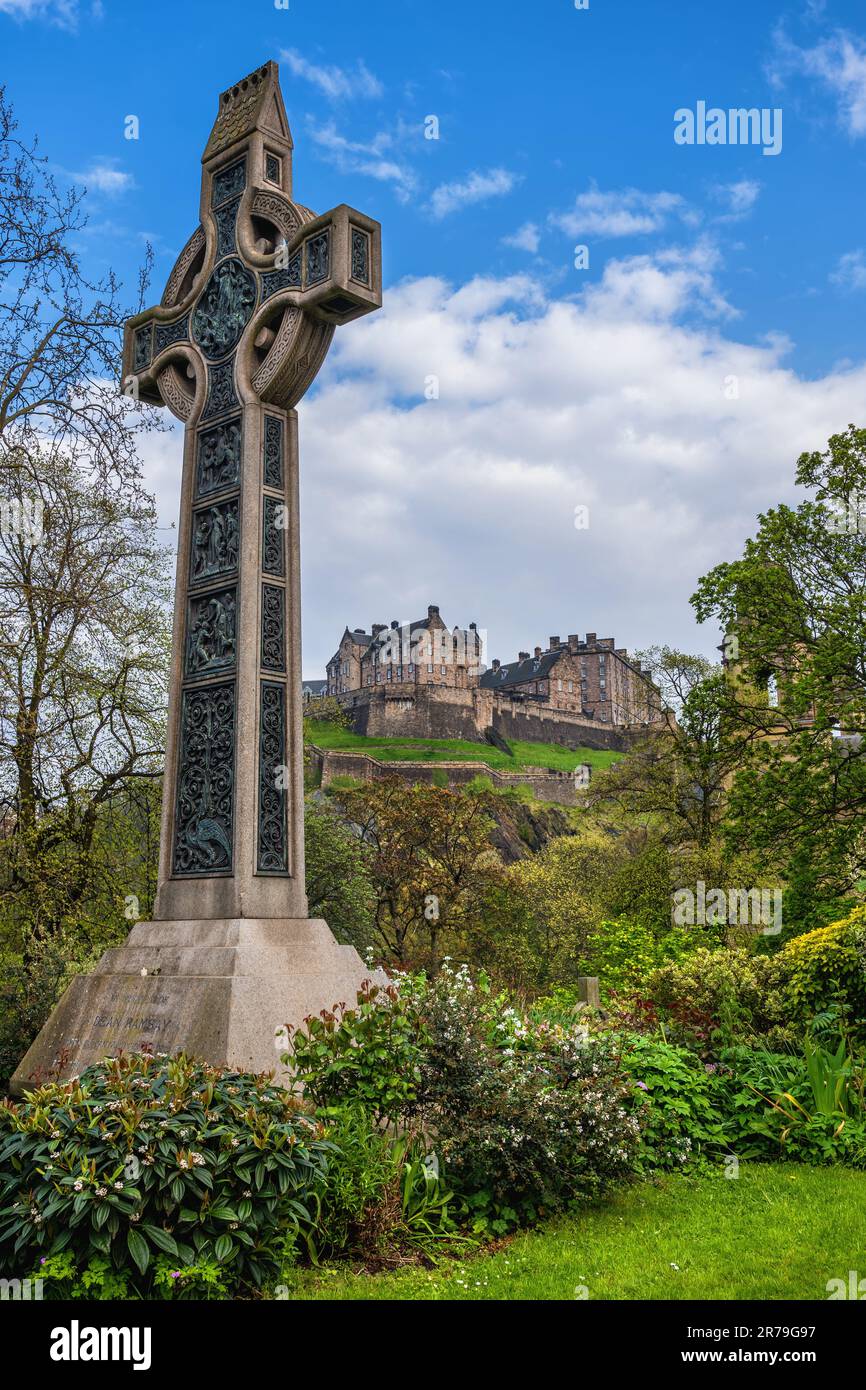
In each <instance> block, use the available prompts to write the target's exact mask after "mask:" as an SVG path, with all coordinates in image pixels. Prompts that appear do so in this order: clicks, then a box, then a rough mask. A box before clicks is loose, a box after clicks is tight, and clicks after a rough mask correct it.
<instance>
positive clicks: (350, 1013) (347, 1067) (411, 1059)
mask: <svg viewBox="0 0 866 1390" xmlns="http://www.w3.org/2000/svg"><path fill="white" fill-rule="evenodd" d="M290 1042H291V1051H290V1052H288V1053H286V1054H285V1055H284V1056H283V1061H284V1063H285V1064H286V1065H288V1066H291V1067H292V1069H293V1070H294V1073H295V1076H296V1077H297V1079H298V1081H299V1082H301V1083H302V1085H303V1088H304V1094H305V1095H306V1096H307V1098H308V1099H309V1100H311V1101H312V1102H313V1103H314V1104H315V1105H320V1106H340V1105H346V1104H348V1105H361V1106H363V1107H364V1109H365V1110H368V1111H370V1112H372V1114H373V1115H374V1116H375V1117H376V1118H377V1119H391V1118H396V1117H405V1116H407V1115H409V1114H411V1113H412V1111H413V1110H414V1108H415V1105H416V1102H417V1095H418V1082H419V1080H420V1076H421V1059H422V1056H423V1048H424V1043H425V1032H424V1026H423V1022H422V1020H421V1018H420V1015H419V1013H418V1011H417V1009H416V1008H415V1007H414V1006H413V1004H412V1001H411V998H409V997H408V996H407V997H404V996H403V995H401V994H400V992H399V991H398V990H397V988H396V987H395V986H394V985H388V986H387V987H386V988H384V989H382V988H380V986H379V985H374V984H372V983H371V982H370V981H365V983H364V985H363V986H362V988H361V989H360V990H359V992H358V996H357V1004H356V1006H355V1008H346V1007H345V1006H340V1007H339V1008H338V1009H336V1010H335V1011H334V1012H331V1011H330V1010H329V1009H323V1010H322V1012H321V1013H320V1014H316V1015H313V1016H312V1017H311V1018H308V1019H307V1020H306V1021H305V1024H304V1027H303V1028H301V1029H296V1030H293V1031H292V1032H290Z"/></svg>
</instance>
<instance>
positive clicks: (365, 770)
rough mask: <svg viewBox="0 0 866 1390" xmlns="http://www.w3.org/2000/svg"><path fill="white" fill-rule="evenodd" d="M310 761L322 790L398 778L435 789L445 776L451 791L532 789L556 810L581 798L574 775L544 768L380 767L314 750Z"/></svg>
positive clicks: (366, 758)
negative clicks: (474, 786)
mask: <svg viewBox="0 0 866 1390" xmlns="http://www.w3.org/2000/svg"><path fill="white" fill-rule="evenodd" d="M310 757H311V761H312V765H313V768H314V770H315V771H316V772H317V773H321V779H322V786H323V787H327V786H328V785H329V784H330V783H331V782H333V781H334V779H335V778H336V777H352V778H354V779H355V780H356V781H358V782H378V781H383V780H384V779H385V778H388V777H399V778H401V779H402V780H403V781H405V782H409V783H411V784H413V785H414V784H416V783H418V782H421V783H426V784H428V785H431V786H432V785H435V783H436V782H437V781H438V780H439V778H441V776H442V774H443V773H444V774H445V776H446V777H447V779H448V786H449V788H452V789H453V788H456V787H464V786H466V784H467V783H468V782H471V781H473V779H474V778H476V777H489V778H490V780H491V781H492V783H493V785H494V787H496V788H498V789H499V790H503V791H504V790H507V789H508V788H511V787H517V786H524V787H529V789H530V791H531V792H532V794H533V796H534V797H535V799H536V801H547V802H551V803H554V804H555V805H557V806H576V805H577V804H578V797H579V795H580V789H579V788H578V787H577V785H576V782H575V776H574V773H573V772H548V771H546V770H545V769H543V768H532V769H527V770H524V771H523V772H501V771H500V770H499V769H498V768H491V767H488V766H487V764H486V763H482V762H477V763H475V762H462V763H459V762H437V763H426V762H425V763H421V762H418V763H414V762H395V763H381V762H378V761H377V760H376V759H375V758H372V757H371V756H370V754H369V753H361V752H350V751H348V750H341V749H322V748H316V747H315V746H313V747H311V749H310ZM437 773H438V774H439V778H437V776H436V774H437Z"/></svg>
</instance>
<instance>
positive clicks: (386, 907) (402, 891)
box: [338, 778, 502, 970]
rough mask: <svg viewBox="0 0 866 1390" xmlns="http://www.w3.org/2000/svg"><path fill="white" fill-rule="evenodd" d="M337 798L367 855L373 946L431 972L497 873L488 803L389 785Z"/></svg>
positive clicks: (473, 917) (469, 922)
mask: <svg viewBox="0 0 866 1390" xmlns="http://www.w3.org/2000/svg"><path fill="white" fill-rule="evenodd" d="M338 799H339V804H340V806H341V808H342V811H343V814H344V816H345V817H346V818H347V820H349V821H350V822H352V823H353V824H354V825H355V826H356V827H357V832H358V834H359V835H360V837H361V839H362V840H363V842H364V844H365V845H366V846H367V847H368V850H369V852H370V856H371V858H370V863H371V868H372V873H373V883H374V887H375V892H376V906H375V912H374V921H375V939H376V941H377V943H378V944H379V946H380V947H382V948H383V949H384V950H385V951H386V952H387V954H388V956H389V957H390V959H392V960H393V961H395V962H397V963H399V964H401V965H407V964H409V963H410V961H411V962H412V963H413V964H424V965H427V966H429V967H430V968H431V969H433V970H435V969H436V968H437V967H438V965H439V963H440V961H441V952H442V947H443V943H447V945H448V946H449V947H451V946H452V945H453V946H456V945H458V943H459V942H460V941H461V939H463V938H465V936H466V934H467V933H468V932H469V931H471V929H472V927H473V924H474V923H476V922H477V920H478V918H479V914H480V912H481V907H482V902H483V896H484V892H485V890H486V889H487V887H488V886H489V884H490V882H491V880H495V879H497V878H498V877H499V876H500V875H501V873H502V866H501V863H500V861H499V856H498V855H497V853H496V851H495V850H494V849H493V848H492V846H491V844H490V840H489V835H490V831H491V829H492V825H493V822H492V819H491V817H490V814H489V798H488V796H487V795H485V794H483V793H481V794H472V793H466V792H453V791H448V790H447V789H444V788H440V787H432V786H407V785H406V783H404V782H402V781H399V780H398V779H397V778H388V779H386V780H383V781H381V782H373V783H370V784H368V785H365V786H363V787H358V788H354V789H351V790H347V791H340V792H339V794H338Z"/></svg>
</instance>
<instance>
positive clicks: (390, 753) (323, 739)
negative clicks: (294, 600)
mask: <svg viewBox="0 0 866 1390" xmlns="http://www.w3.org/2000/svg"><path fill="white" fill-rule="evenodd" d="M307 736H308V738H309V739H310V742H311V743H315V744H316V745H317V746H318V747H319V748H340V749H342V748H345V749H349V750H352V749H357V750H359V751H360V752H362V753H369V754H370V755H371V757H374V758H378V759H379V760H380V761H381V762H387V763H390V762H422V761H423V762H456V761H460V762H483V763H486V764H487V766H488V767H495V768H499V769H500V771H502V772H509V771H510V772H519V771H520V770H521V769H522V768H525V767H547V768H555V769H556V770H557V771H562V772H571V771H573V769H574V768H576V767H577V766H578V764H579V763H589V765H590V767H594V768H605V767H609V766H610V764H611V763H612V762H616V760H617V759H618V758H622V756H623V754H622V753H608V752H605V751H599V750H598V749H595V748H577V749H569V748H561V747H559V746H558V745H557V744H555V743H522V742H520V741H515V742H513V743H511V744H510V745H509V746H510V747H511V748H512V749H513V750H514V757H513V758H509V757H508V756H507V754H505V753H502V752H501V751H500V750H499V749H498V748H493V747H492V746H491V745H490V744H488V743H469V742H468V741H467V740H465V739H457V738H367V737H366V736H365V735H364V734H353V733H349V732H347V731H346V730H345V729H338V728H335V726H334V725H333V724H324V723H319V722H318V721H310V723H309V724H308V726H307Z"/></svg>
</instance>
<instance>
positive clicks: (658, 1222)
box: [288, 1163, 866, 1300]
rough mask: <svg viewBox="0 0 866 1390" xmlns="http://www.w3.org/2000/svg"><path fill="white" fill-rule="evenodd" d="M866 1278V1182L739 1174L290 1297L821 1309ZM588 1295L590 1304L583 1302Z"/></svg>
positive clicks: (683, 1182) (669, 1187) (623, 1197)
mask: <svg viewBox="0 0 866 1390" xmlns="http://www.w3.org/2000/svg"><path fill="white" fill-rule="evenodd" d="M852 1269H853V1270H858V1271H859V1277H861V1278H864V1277H866V1173H858V1172H853V1171H851V1170H850V1169H845V1168H805V1167H800V1166H799V1165H796V1164H790V1163H787V1164H743V1165H742V1166H741V1169H740V1176H739V1178H736V1179H728V1178H725V1177H724V1176H723V1175H722V1174H721V1173H719V1174H713V1175H712V1176H710V1177H701V1178H684V1177H670V1178H665V1179H662V1180H660V1181H658V1182H656V1183H643V1184H641V1185H640V1186H637V1187H634V1188H630V1189H627V1190H625V1191H623V1192H622V1193H621V1194H620V1195H618V1196H616V1197H614V1198H612V1199H611V1200H609V1201H608V1202H606V1203H605V1204H604V1205H600V1206H598V1207H594V1208H592V1209H590V1210H588V1211H587V1212H585V1213H584V1214H582V1215H580V1216H575V1217H570V1218H568V1219H559V1220H557V1221H554V1222H551V1223H550V1224H548V1225H547V1226H545V1227H543V1228H541V1229H539V1230H537V1231H534V1232H532V1233H531V1234H527V1235H522V1236H518V1237H517V1238H516V1239H514V1240H513V1241H510V1242H509V1243H508V1244H507V1245H506V1246H505V1247H503V1248H502V1249H501V1250H500V1251H499V1252H498V1253H497V1254H495V1255H489V1256H479V1257H477V1258H476V1259H472V1260H463V1261H460V1262H457V1261H455V1262H453V1263H451V1262H448V1263H446V1264H444V1265H443V1266H442V1267H441V1268H439V1269H436V1270H418V1269H412V1270H410V1271H408V1272H402V1273H396V1274H384V1275H382V1274H380V1275H367V1274H355V1273H351V1272H348V1273H347V1272H345V1271H344V1270H343V1269H339V1270H335V1269H325V1270H319V1271H302V1272H299V1273H297V1274H295V1275H293V1276H292V1282H291V1284H290V1285H289V1286H288V1287H289V1297H290V1298H292V1299H302V1300H309V1299H353V1300H354V1299H392V1300H393V1299H398V1300H418V1299H449V1300H453V1299H473V1300H474V1299H494V1300H520V1299H528V1300H556V1299H574V1298H575V1296H576V1294H575V1290H579V1289H580V1288H585V1289H587V1290H588V1297H589V1298H590V1299H681V1298H682V1299H687V1298H695V1299H708V1300H716V1299H720V1300H724V1299H774V1300H775V1299H826V1298H827V1281H828V1280H829V1279H837V1278H838V1279H844V1280H846V1281H847V1279H848V1271H849V1270H852ZM577 1296H583V1297H586V1295H580V1294H578V1295H577Z"/></svg>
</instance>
